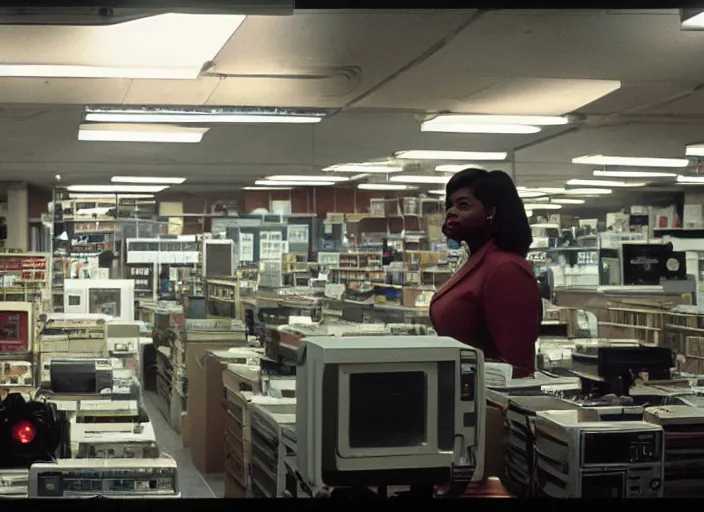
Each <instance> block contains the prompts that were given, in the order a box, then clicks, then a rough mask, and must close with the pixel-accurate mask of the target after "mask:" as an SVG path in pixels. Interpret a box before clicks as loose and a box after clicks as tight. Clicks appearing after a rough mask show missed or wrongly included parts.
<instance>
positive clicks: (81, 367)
mask: <svg viewBox="0 0 704 512" xmlns="http://www.w3.org/2000/svg"><path fill="white" fill-rule="evenodd" d="M50 372H51V373H50V375H51V390H52V391H53V392H54V393H95V392H96V388H97V384H96V383H97V378H96V373H95V362H94V361H86V362H85V363H82V362H78V363H77V362H70V363H64V362H61V361H53V362H52V364H51V370H50Z"/></svg>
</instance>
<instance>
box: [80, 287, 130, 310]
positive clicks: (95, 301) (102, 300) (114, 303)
mask: <svg viewBox="0 0 704 512" xmlns="http://www.w3.org/2000/svg"><path fill="white" fill-rule="evenodd" d="M121 292H122V290H120V289H119V288H93V289H91V290H89V292H88V312H89V313H98V314H102V315H110V316H120V314H121V312H120V296H121Z"/></svg>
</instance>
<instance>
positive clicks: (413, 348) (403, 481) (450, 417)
mask: <svg viewBox="0 0 704 512" xmlns="http://www.w3.org/2000/svg"><path fill="white" fill-rule="evenodd" d="M296 397H297V403H296V439H297V446H298V454H297V457H298V469H299V472H300V473H301V476H302V478H303V479H304V480H305V481H307V482H309V483H310V484H312V485H315V486H324V485H326V486H338V487H347V486H356V485H367V486H378V485H424V484H437V483H447V482H451V481H467V482H469V481H477V480H480V479H481V478H482V473H483V466H484V435H485V434H484V426H485V398H484V356H483V354H482V352H481V351H480V350H476V349H473V348H471V347H468V346H467V345H464V344H462V343H459V342H457V341H455V340H453V339H451V338H444V337H437V336H408V337H405V336H372V337H349V338H340V337H323V336H321V337H312V338H307V339H306V340H305V343H303V344H302V345H301V347H300V348H299V349H298V368H297V370H296Z"/></svg>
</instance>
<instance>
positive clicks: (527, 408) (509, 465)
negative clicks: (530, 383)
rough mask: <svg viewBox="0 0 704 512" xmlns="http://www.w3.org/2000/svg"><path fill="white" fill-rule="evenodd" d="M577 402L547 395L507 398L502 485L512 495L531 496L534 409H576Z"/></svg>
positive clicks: (533, 479) (536, 410)
mask: <svg viewBox="0 0 704 512" xmlns="http://www.w3.org/2000/svg"><path fill="white" fill-rule="evenodd" d="M577 407H578V405H577V404H573V403H570V402H567V401H565V400H561V399H559V398H556V397H551V396H516V397H511V398H510V399H509V402H508V410H507V411H506V422H507V423H508V433H507V438H506V445H505V457H506V461H505V463H506V471H505V477H504V479H503V480H502V483H503V484H504V486H505V487H506V488H507V489H508V490H509V491H511V492H512V493H513V494H514V495H516V496H526V497H532V496H535V493H536V489H535V488H534V487H535V473H536V459H535V448H534V447H535V437H534V431H535V416H536V414H537V412H538V411H555V410H558V411H559V410H571V409H576V408H577Z"/></svg>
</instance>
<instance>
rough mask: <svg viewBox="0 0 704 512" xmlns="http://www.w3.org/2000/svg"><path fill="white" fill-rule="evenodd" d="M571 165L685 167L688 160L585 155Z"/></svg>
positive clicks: (574, 159)
mask: <svg viewBox="0 0 704 512" xmlns="http://www.w3.org/2000/svg"><path fill="white" fill-rule="evenodd" d="M572 163H573V164H585V165H620V166H624V167H687V166H688V165H689V160H687V159H686V158H643V157H630V156H604V155H587V156H580V157H577V158H573V159H572Z"/></svg>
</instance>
